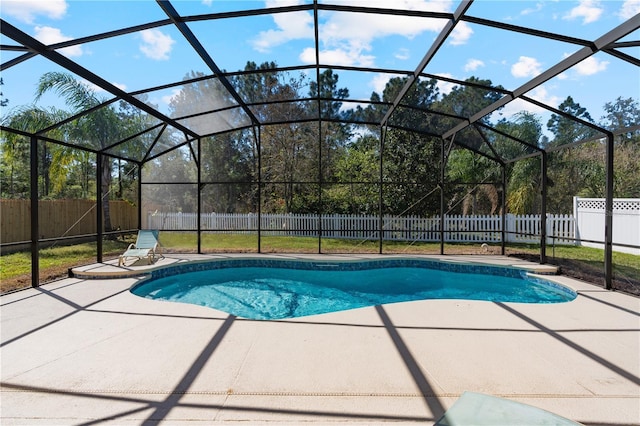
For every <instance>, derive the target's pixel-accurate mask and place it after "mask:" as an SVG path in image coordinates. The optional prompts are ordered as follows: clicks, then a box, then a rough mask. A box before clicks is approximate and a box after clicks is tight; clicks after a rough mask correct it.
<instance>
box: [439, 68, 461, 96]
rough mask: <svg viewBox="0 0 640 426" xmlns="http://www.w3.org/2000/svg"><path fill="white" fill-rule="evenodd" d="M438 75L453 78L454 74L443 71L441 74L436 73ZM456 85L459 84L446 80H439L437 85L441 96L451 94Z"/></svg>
mask: <svg viewBox="0 0 640 426" xmlns="http://www.w3.org/2000/svg"><path fill="white" fill-rule="evenodd" d="M436 75H439V76H440V77H446V78H453V76H452V75H451V74H449V73H441V74H436ZM456 86H457V84H455V83H450V82H448V81H444V80H438V82H437V83H436V87H437V88H438V91H439V92H440V96H442V95H447V94H449V92H451V90H453V88H454V87H456Z"/></svg>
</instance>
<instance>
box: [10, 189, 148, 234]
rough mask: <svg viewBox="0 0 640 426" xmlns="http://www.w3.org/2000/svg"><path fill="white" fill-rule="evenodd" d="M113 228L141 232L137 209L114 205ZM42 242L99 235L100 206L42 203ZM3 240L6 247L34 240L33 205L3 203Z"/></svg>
mask: <svg viewBox="0 0 640 426" xmlns="http://www.w3.org/2000/svg"><path fill="white" fill-rule="evenodd" d="M109 209H110V214H111V226H112V227H113V228H114V229H116V228H118V227H119V228H120V229H137V227H138V222H137V218H138V213H137V208H136V206H132V205H131V204H129V203H127V202H126V201H110V202H109ZM38 216H39V226H40V228H39V231H40V238H41V239H43V238H56V237H68V236H74V235H86V234H95V233H96V232H97V226H96V203H95V201H91V200H46V201H39V202H38ZM0 230H1V231H0V238H1V240H0V241H1V242H2V243H3V244H6V243H15V242H22V241H29V240H31V202H30V201H29V200H6V199H3V200H0Z"/></svg>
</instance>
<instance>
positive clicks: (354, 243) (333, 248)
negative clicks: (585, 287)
mask: <svg viewBox="0 0 640 426" xmlns="http://www.w3.org/2000/svg"><path fill="white" fill-rule="evenodd" d="M132 241H133V240H128V241H120V240H118V241H111V240H107V241H105V242H104V245H103V249H104V258H105V259H109V258H113V257H115V256H117V255H119V254H121V253H122V252H123V251H124V250H125V248H126V246H127V244H128V243H129V242H132ZM160 241H161V243H162V246H163V249H164V251H165V252H176V253H181V252H182V253H185V252H192V253H193V252H196V247H197V236H196V234H195V233H178V232H162V233H161V234H160ZM257 247H258V237H257V235H255V234H222V233H219V234H217V233H209V234H203V235H202V251H203V252H205V253H215V252H230V253H231V252H236V253H238V252H249V253H255V252H257ZM261 248H262V252H264V253H274V252H276V253H277V252H280V253H283V252H286V253H317V252H318V239H317V238H316V237H280V236H263V237H262V238H261ZM491 249H492V252H491V253H494V254H495V253H499V245H498V246H496V245H494V246H493V247H492V248H491ZM378 250H379V243H378V241H377V240H376V241H373V240H368V241H362V240H342V239H330V238H326V239H323V240H322V252H323V253H377V252H378ZM539 250H540V248H539V246H538V245H535V244H521V245H513V244H510V245H508V253H527V254H532V255H537V254H538V253H539ZM383 251H384V252H385V253H413V254H416V253H429V254H434V253H439V252H440V244H438V243H416V244H407V243H404V242H388V241H385V242H384V246H383ZM445 253H448V254H453V253H456V254H458V253H460V254H482V252H481V251H480V250H479V247H478V245H477V244H451V243H447V244H446V246H445ZM603 256H604V254H603V250H601V249H596V248H590V247H576V246H556V247H555V248H554V247H552V246H547V257H548V258H549V260H550V261H552V260H553V259H569V260H572V261H579V262H583V263H584V264H586V265H589V266H591V267H593V268H597V269H599V270H602V268H603V263H604V257H603ZM95 259H96V244H95V243H86V244H77V245H73V246H60V247H54V248H45V249H42V250H40V280H41V282H45V281H48V280H51V279H54V278H58V277H60V276H64V275H66V272H67V270H68V269H69V268H72V267H74V266H79V265H84V264H89V263H93V262H95ZM613 266H614V270H615V271H616V274H622V275H624V276H628V277H638V276H640V256H636V255H632V254H626V253H619V252H613ZM30 274H31V253H30V252H29V251H26V252H19V253H12V254H5V255H2V256H0V283H1V284H2V287H1V292H3V293H4V292H6V291H9V290H11V289H14V288H20V287H24V286H30V285H31V282H30Z"/></svg>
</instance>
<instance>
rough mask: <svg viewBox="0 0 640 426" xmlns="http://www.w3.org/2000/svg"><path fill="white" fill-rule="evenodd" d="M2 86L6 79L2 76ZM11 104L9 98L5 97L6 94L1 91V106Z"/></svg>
mask: <svg viewBox="0 0 640 426" xmlns="http://www.w3.org/2000/svg"><path fill="white" fill-rule="evenodd" d="M0 86H4V80H3V79H2V77H0ZM7 105H9V99H7V98H5V97H4V94H3V93H2V92H1V91H0V107H6V106H7Z"/></svg>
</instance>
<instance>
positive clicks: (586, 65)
mask: <svg viewBox="0 0 640 426" xmlns="http://www.w3.org/2000/svg"><path fill="white" fill-rule="evenodd" d="M608 65H609V61H600V60H598V58H596V57H594V56H589V57H588V58H586V59H584V60H582V61H581V62H579V63H577V64H576V65H575V66H574V67H573V69H574V70H575V71H576V72H577V73H578V74H579V75H594V74H597V73H599V72H601V71H604V70H606V69H607V66H608Z"/></svg>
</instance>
